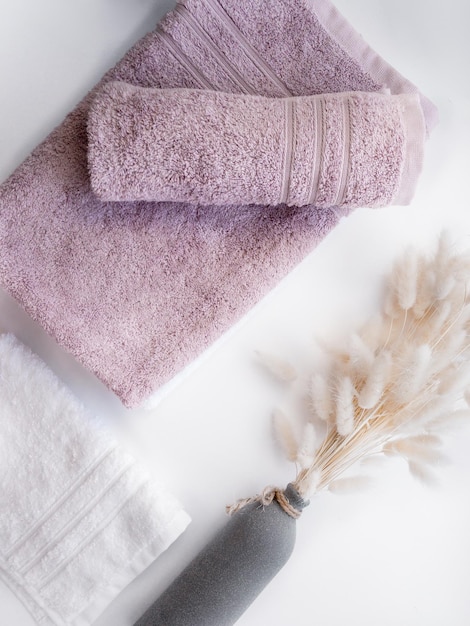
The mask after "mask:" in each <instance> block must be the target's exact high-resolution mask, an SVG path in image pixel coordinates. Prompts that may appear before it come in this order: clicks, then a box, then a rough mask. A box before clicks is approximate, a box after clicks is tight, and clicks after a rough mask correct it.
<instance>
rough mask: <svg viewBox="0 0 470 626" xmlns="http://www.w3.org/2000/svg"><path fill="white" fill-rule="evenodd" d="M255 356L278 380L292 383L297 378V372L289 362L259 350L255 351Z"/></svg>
mask: <svg viewBox="0 0 470 626" xmlns="http://www.w3.org/2000/svg"><path fill="white" fill-rule="evenodd" d="M255 354H256V356H257V357H258V360H259V361H260V363H262V365H264V367H265V368H266V369H267V370H268V371H269V372H270V373H271V374H273V376H275V377H276V378H277V379H278V380H281V381H283V382H292V381H293V380H295V379H296V378H297V370H296V369H295V368H294V367H293V366H292V365H291V364H290V363H289V362H287V361H285V360H283V359H279V358H278V357H275V356H273V355H272V354H268V353H267V352H261V351H260V350H256V351H255Z"/></svg>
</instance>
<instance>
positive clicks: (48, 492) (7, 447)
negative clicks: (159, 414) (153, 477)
mask: <svg viewBox="0 0 470 626" xmlns="http://www.w3.org/2000/svg"><path fill="white" fill-rule="evenodd" d="M0 415H1V420H0V575H1V577H2V578H3V580H4V581H5V582H6V583H7V584H8V585H9V586H10V588H11V589H12V590H13V591H14V592H15V593H16V594H17V596H18V597H19V598H20V599H21V600H22V601H23V603H24V604H25V605H26V606H27V608H28V609H29V610H30V612H31V613H32V615H33V617H34V618H35V619H36V621H37V622H38V624H41V625H47V626H49V625H55V626H57V625H73V626H85V625H86V624H90V623H91V622H92V621H93V620H94V619H95V618H96V617H97V616H98V615H99V613H100V612H101V611H102V610H103V609H104V608H105V607H106V605H107V604H108V603H109V602H110V601H111V600H112V599H113V598H114V597H115V596H116V595H117V594H118V593H119V592H120V591H121V590H122V589H123V587H125V586H126V585H127V584H128V583H129V582H131V580H132V579H133V578H134V577H135V576H137V575H138V574H139V573H140V572H141V571H142V570H143V569H144V568H145V567H147V566H148V565H149V564H150V563H151V562H152V561H153V560H154V559H155V558H156V557H157V556H158V555H159V554H160V553H161V552H162V551H163V550H165V549H166V548H167V547H168V545H169V544H170V543H172V542H173V541H174V540H175V539H176V537H177V536H178V535H179V534H180V533H181V532H182V531H183V530H184V529H185V528H186V526H187V524H188V522H189V518H188V516H187V515H186V513H185V512H184V511H183V510H182V509H181V506H180V504H179V503H178V502H177V501H176V500H175V499H174V498H173V497H172V496H171V495H169V494H168V493H166V492H165V491H163V490H162V489H160V488H158V487H157V486H156V485H155V484H152V483H151V481H149V479H148V477H147V476H146V475H145V474H144V472H143V471H142V469H141V468H140V467H139V466H138V464H136V462H135V461H134V459H132V458H131V457H130V456H129V455H128V454H127V453H125V452H124V451H123V450H122V449H120V448H119V447H118V446H117V444H116V442H114V441H113V440H112V439H111V438H110V436H109V435H108V434H107V433H106V432H105V431H104V430H103V428H102V427H100V426H99V425H98V423H97V422H96V421H95V420H94V419H93V418H92V417H91V416H90V415H88V413H87V412H86V410H85V409H84V408H83V406H82V405H81V404H80V403H79V402H78V400H77V399H76V398H75V397H74V396H73V395H72V394H71V393H70V392H69V391H68V389H66V388H65V387H64V385H62V383H61V382H60V381H59V380H58V379H57V377H56V376H55V375H54V374H53V373H52V372H51V371H50V370H49V369H48V368H47V367H46V366H45V364H44V363H43V362H42V361H41V360H40V359H39V358H38V357H36V356H35V355H33V354H32V353H31V352H30V351H29V350H28V349H27V348H26V347H25V346H23V345H22V344H20V343H19V342H18V340H17V339H16V338H15V337H13V336H12V335H2V336H0Z"/></svg>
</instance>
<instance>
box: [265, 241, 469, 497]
mask: <svg viewBox="0 0 470 626" xmlns="http://www.w3.org/2000/svg"><path fill="white" fill-rule="evenodd" d="M469 281H470V257H469V256H468V255H466V254H461V253H458V252H455V251H454V248H453V244H452V242H451V240H450V238H449V236H448V235H447V234H443V235H442V236H441V238H440V240H439V243H438V245H437V247H436V250H435V251H434V253H433V254H431V255H429V256H426V255H424V254H422V253H419V252H417V251H414V250H411V249H409V250H407V251H406V253H405V254H404V255H403V257H402V258H400V259H399V260H398V261H397V262H396V263H395V265H394V267H393V269H392V272H391V274H390V276H389V277H388V279H387V282H386V290H385V291H386V292H385V297H384V306H383V311H382V312H381V313H380V314H378V315H375V316H373V318H371V320H370V322H369V323H367V324H365V326H364V327H363V328H362V329H359V332H356V333H353V334H352V335H351V337H350V338H349V340H347V341H345V342H344V345H345V346H346V347H345V349H344V351H343V350H333V349H331V348H325V349H324V350H325V352H326V355H325V356H327V363H328V365H327V366H326V367H325V368H324V369H323V370H322V371H313V372H307V373H306V374H305V375H302V376H301V375H300V374H299V376H298V380H297V384H301V385H305V388H304V389H302V390H301V391H300V393H301V394H303V395H304V394H306V395H307V397H308V411H309V416H308V419H306V418H305V416H298V417H297V420H296V421H295V420H292V419H290V420H288V419H287V418H286V417H285V416H283V414H281V413H280V412H276V413H275V417H274V422H275V431H276V436H277V439H278V440H279V442H280V443H281V445H282V448H283V449H284V451H285V454H286V456H287V457H288V458H289V459H290V460H291V461H294V462H295V463H296V465H297V476H296V479H295V481H293V484H294V486H295V487H296V488H297V489H298V491H299V492H300V493H301V494H302V495H303V496H305V497H308V496H311V495H312V494H313V493H315V492H317V491H321V490H323V489H329V490H331V491H333V492H335V493H342V492H344V491H348V490H351V489H356V488H359V487H363V486H364V485H366V484H367V477H365V476H362V475H357V476H354V475H352V476H350V475H349V472H348V475H347V476H346V477H344V476H343V473H344V472H345V471H346V470H349V469H350V468H351V467H352V466H354V465H356V464H357V465H358V466H359V465H361V466H362V467H366V466H367V463H366V462H365V461H367V460H368V459H370V460H373V459H376V458H377V457H385V456H387V457H388V456H395V457H400V458H402V459H403V460H404V461H405V462H406V463H407V464H408V467H409V470H410V472H411V474H412V475H414V476H415V477H417V478H418V479H420V480H422V481H424V482H426V483H432V482H433V481H434V473H433V470H432V466H433V465H438V464H440V463H443V462H444V461H445V457H444V456H443V455H442V453H441V443H442V440H441V436H442V434H443V433H444V432H445V431H446V429H448V428H450V427H452V426H454V425H455V424H458V423H459V422H462V421H467V422H468V420H470V411H469V410H468V409H467V408H462V407H466V405H468V404H470V391H469V389H468V387H469V385H470V339H469V330H470V294H469V290H468V287H469ZM264 361H265V362H266V359H264ZM281 363H282V361H277V360H272V359H271V360H270V361H267V362H266V364H267V365H268V367H269V369H270V370H271V371H273V372H274V373H277V375H278V377H279V378H281V379H284V380H286V379H292V378H291V376H289V375H286V373H287V374H289V373H291V372H294V371H296V370H295V369H294V368H293V367H292V366H291V365H289V366H288V367H287V368H285V367H284V366H281V365H280V364H281ZM279 371H280V372H281V375H279ZM304 379H305V381H306V382H305V383H303V382H302V381H303V380H304ZM319 433H320V434H321V436H320V435H319ZM359 462H361V463H359Z"/></svg>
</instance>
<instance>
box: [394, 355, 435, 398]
mask: <svg viewBox="0 0 470 626" xmlns="http://www.w3.org/2000/svg"><path fill="white" fill-rule="evenodd" d="M431 357H432V349H431V346H429V345H428V344H423V345H421V346H418V347H414V346H405V354H403V355H400V356H398V359H399V361H400V366H399V372H398V374H397V377H396V379H395V381H394V383H393V386H392V392H391V393H392V397H393V399H394V400H395V402H396V403H397V404H407V403H408V402H410V401H411V399H412V398H413V397H414V396H416V395H417V394H418V393H419V392H420V391H421V390H422V389H423V387H424V386H425V384H426V380H427V378H428V372H429V369H430V365H431Z"/></svg>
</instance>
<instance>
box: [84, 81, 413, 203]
mask: <svg viewBox="0 0 470 626" xmlns="http://www.w3.org/2000/svg"><path fill="white" fill-rule="evenodd" d="M424 140H425V127H424V118H423V114H422V110H421V106H420V102H419V98H418V96H417V95H416V94H404V95H399V96H388V95H384V94H377V93H367V92H355V93H354V92H353V93H346V94H344V93H339V94H327V95H319V96H299V97H294V98H289V97H286V98H266V97H262V96H252V95H240V94H228V93H219V92H215V91H208V90H198V89H193V90H191V89H148V88H145V87H135V86H132V85H129V84H127V83H117V82H112V83H108V84H106V85H105V86H104V87H103V88H102V90H101V91H100V92H99V94H98V96H97V97H96V99H95V100H94V102H93V104H92V106H91V109H90V114H89V117H88V163H89V167H90V178H91V186H92V188H93V191H94V192H95V193H96V194H97V195H98V196H99V197H100V198H101V199H102V200H115V201H122V200H130V201H133V200H147V201H152V200H155V201H160V202H165V201H171V200H177V201H179V202H199V203H201V204H221V205H227V204H228V205H230V204H233V203H236V204H267V205H280V204H287V205H294V206H304V205H308V204H310V205H312V204H314V205H315V206H317V207H331V206H337V207H344V208H346V209H353V208H356V207H359V206H362V207H372V208H375V207H381V206H386V205H389V204H393V203H394V202H396V203H397V204H404V203H405V202H406V201H409V200H410V199H411V197H412V195H413V191H414V188H415V184H416V182H417V179H418V175H419V173H420V170H421V164H422V160H423V147H424Z"/></svg>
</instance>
